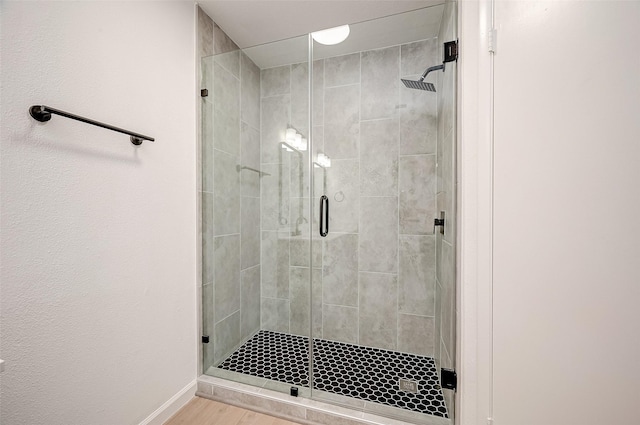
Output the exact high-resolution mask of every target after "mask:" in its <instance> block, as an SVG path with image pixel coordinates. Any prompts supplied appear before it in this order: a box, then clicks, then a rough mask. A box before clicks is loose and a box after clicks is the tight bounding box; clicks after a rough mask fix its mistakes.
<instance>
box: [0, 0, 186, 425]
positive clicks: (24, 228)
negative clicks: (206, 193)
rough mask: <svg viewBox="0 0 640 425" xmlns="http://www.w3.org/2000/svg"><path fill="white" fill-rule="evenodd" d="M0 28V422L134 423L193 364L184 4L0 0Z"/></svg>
mask: <svg viewBox="0 0 640 425" xmlns="http://www.w3.org/2000/svg"><path fill="white" fill-rule="evenodd" d="M1 34H2V42H1V46H2V47H1V49H2V50H1V52H2V76H1V82H2V105H1V112H2V126H1V130H0V131H1V133H0V134H1V144H0V157H1V158H2V168H1V173H2V174H1V177H2V202H1V206H0V212H1V214H2V224H1V237H0V242H1V245H2V257H1V259H2V271H1V278H2V280H1V282H2V283H1V285H2V286H1V291H2V298H1V301H0V307H1V314H0V323H1V326H2V338H1V341H0V353H1V355H0V357H2V358H3V359H4V360H6V362H7V363H6V370H5V372H3V373H2V377H1V379H2V389H1V391H2V410H1V411H0V415H1V417H0V422H1V423H3V424H7V425H8V424H15V425H21V424H29V425H38V424H47V425H57V424H64V425H68V424H89V423H90V424H96V425H98V424H105V425H113V424H137V423H140V422H141V421H142V420H143V419H145V418H146V417H147V416H148V415H150V414H151V413H152V412H153V411H154V410H155V409H157V408H158V407H160V406H161V405H162V404H163V403H164V402H165V401H167V400H169V399H170V398H171V397H172V396H174V395H175V394H176V393H178V392H179V391H180V390H181V389H183V388H184V387H185V386H186V385H188V384H189V383H191V382H192V381H193V380H194V379H195V375H196V354H195V347H196V340H195V337H196V317H195V314H194V306H195V304H194V299H195V285H194V282H195V268H194V264H195V246H196V211H195V194H196V175H195V171H194V168H193V165H194V162H195V128H194V122H195V107H194V99H193V90H194V87H195V86H196V85H195V79H194V76H195V69H194V63H195V58H194V51H193V48H192V46H193V39H194V8H193V5H192V4H189V3H184V2H157V3H156V2H154V3H152V2H121V3H117V2H3V3H2V33H1ZM40 103H44V104H46V105H50V106H52V107H56V108H60V109H63V110H69V111H71V112H75V113H78V114H80V115H84V116H88V117H91V118H95V119H97V120H101V121H105V122H108V123H110V124H114V125H117V126H121V127H124V128H128V129H131V130H134V131H138V132H141V133H143V134H149V135H151V136H153V137H155V138H156V142H155V143H150V142H144V143H143V145H142V146H140V147H138V148H136V147H134V146H133V145H132V144H131V143H130V142H129V140H128V137H127V136H125V135H122V134H119V133H114V132H110V131H107V130H104V129H101V128H98V127H92V126H89V125H86V124H82V123H79V122H77V121H72V120H69V119H65V118H62V117H58V116H54V117H53V118H52V120H51V121H50V122H48V123H38V122H36V121H34V120H33V119H32V118H31V117H30V116H29V115H28V113H27V109H28V107H29V106H30V105H33V104H40Z"/></svg>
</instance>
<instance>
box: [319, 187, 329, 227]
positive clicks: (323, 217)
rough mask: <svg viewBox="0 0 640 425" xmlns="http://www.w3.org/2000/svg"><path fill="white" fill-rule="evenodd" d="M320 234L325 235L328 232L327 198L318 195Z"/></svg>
mask: <svg viewBox="0 0 640 425" xmlns="http://www.w3.org/2000/svg"><path fill="white" fill-rule="evenodd" d="M319 230H320V236H322V237H323V238H325V237H327V234H328V233H329V198H327V197H326V196H325V195H322V196H321V197H320V229H319Z"/></svg>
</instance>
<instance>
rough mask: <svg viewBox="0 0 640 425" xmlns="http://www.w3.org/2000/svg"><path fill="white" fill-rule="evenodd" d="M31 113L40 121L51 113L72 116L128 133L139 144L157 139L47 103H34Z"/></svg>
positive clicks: (73, 118)
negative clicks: (50, 105)
mask: <svg viewBox="0 0 640 425" xmlns="http://www.w3.org/2000/svg"><path fill="white" fill-rule="evenodd" d="M29 114H30V115H31V116H32V117H33V119H34V120H36V121H40V122H47V121H49V120H50V119H51V114H56V115H60V116H62V117H65V118H71V119H72V120H76V121H81V122H84V123H87V124H91V125H95V126H98V127H102V128H106V129H107V130H112V131H117V132H118V133H124V134H128V135H129V136H131V137H130V140H131V143H133V144H134V145H136V146H138V145H141V144H142V142H143V141H144V140H148V141H150V142H154V141H155V139H154V138H153V137H149V136H145V135H142V134H139V133H134V132H133V131H129V130H124V129H122V128H119V127H114V126H112V125H109V124H104V123H101V122H99V121H95V120H92V119H89V118H85V117H81V116H80V115H76V114H72V113H70V112H65V111H61V110H59V109H55V108H51V107H49V106H45V105H33V106H32V107H31V108H29Z"/></svg>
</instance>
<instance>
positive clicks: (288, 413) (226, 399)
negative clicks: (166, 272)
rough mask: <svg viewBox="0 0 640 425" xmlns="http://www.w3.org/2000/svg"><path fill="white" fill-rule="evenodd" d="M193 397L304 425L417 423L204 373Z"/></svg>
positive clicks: (437, 422)
mask: <svg viewBox="0 0 640 425" xmlns="http://www.w3.org/2000/svg"><path fill="white" fill-rule="evenodd" d="M196 396H199V397H203V398H208V399H210V400H216V401H220V402H223V403H227V404H231V405H234V406H238V407H242V408H244V409H249V410H253V411H256V412H260V413H265V414H268V415H271V416H276V417H278V418H282V419H286V420H290V421H293V422H298V423H300V424H304V425H415V423H416V422H405V421H401V420H397V419H391V418H388V417H384V416H378V415H375V414H371V413H366V412H363V411H360V410H355V409H349V408H346V407H341V406H335V405H332V404H328V403H324V402H321V401H316V400H311V399H307V398H303V397H293V396H289V395H286V394H283V393H280V392H277V391H273V390H269V389H266V388H259V387H254V386H252V385H247V384H242V383H238V382H233V381H228V380H226V379H221V378H216V377H212V376H207V375H201V376H200V377H199V378H198V388H197V391H196ZM418 423H420V424H424V425H451V422H450V421H449V420H447V419H442V418H438V417H429V418H428V419H425V420H422V421H419V422H418Z"/></svg>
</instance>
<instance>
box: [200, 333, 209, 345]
mask: <svg viewBox="0 0 640 425" xmlns="http://www.w3.org/2000/svg"><path fill="white" fill-rule="evenodd" d="M202 343H203V344H208V343H209V335H202Z"/></svg>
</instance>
